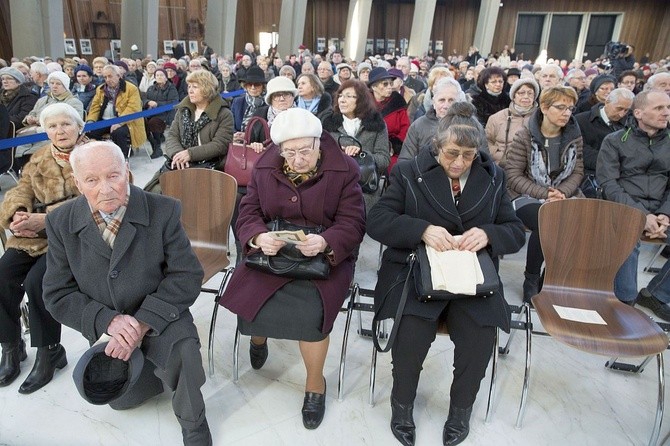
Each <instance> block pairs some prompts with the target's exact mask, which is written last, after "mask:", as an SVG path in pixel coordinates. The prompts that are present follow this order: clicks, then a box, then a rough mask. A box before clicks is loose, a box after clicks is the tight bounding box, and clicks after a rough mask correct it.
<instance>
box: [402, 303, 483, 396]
mask: <svg viewBox="0 0 670 446" xmlns="http://www.w3.org/2000/svg"><path fill="white" fill-rule="evenodd" d="M445 311H446V315H445V314H442V316H441V317H445V316H446V321H447V327H448V330H449V336H450V337H451V340H452V341H453V343H454V346H455V350H454V380H453V382H452V383H451V392H450V397H451V404H453V405H454V406H456V407H458V408H461V409H466V408H468V407H471V406H472V405H473V404H474V402H475V398H476V397H477V392H478V391H479V385H480V383H481V381H482V379H483V378H484V375H485V374H486V367H487V366H488V363H489V359H490V358H491V353H492V352H493V344H494V342H495V333H496V331H495V327H480V326H478V325H477V324H476V323H475V322H474V321H473V320H472V319H470V317H469V316H468V315H467V314H465V312H463V311H462V310H461V309H460V308H459V307H458V306H455V305H449V306H448V307H447V309H446V310H445ZM437 324H438V322H437V321H431V320H428V319H423V318H419V317H416V316H408V315H405V316H403V317H402V321H401V322H400V328H399V330H398V335H397V338H396V340H395V342H394V344H393V348H392V349H391V357H392V358H393V390H392V395H393V397H394V398H395V399H396V401H398V402H399V403H401V404H413V403H414V398H415V397H416V389H417V386H418V384H419V375H420V374H421V370H422V367H423V361H424V360H425V359H426V355H427V354H428V349H429V348H430V345H431V344H432V342H433V341H434V340H435V335H436V333H437Z"/></svg>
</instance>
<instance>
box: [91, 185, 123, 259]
mask: <svg viewBox="0 0 670 446" xmlns="http://www.w3.org/2000/svg"><path fill="white" fill-rule="evenodd" d="M128 198H129V197H126V203H125V204H124V205H123V206H121V207H120V208H118V209H117V210H116V212H115V213H114V218H113V219H112V221H110V222H109V223H107V222H105V219H104V218H102V215H100V212H99V211H95V212H93V220H95V224H96V225H98V229H100V235H102V239H103V240H104V241H105V243H107V245H108V246H109V247H110V248H112V249H114V240H116V234H118V233H119V228H120V227H121V222H122V221H123V216H124V215H126V208H127V207H128Z"/></svg>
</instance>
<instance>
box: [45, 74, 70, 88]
mask: <svg viewBox="0 0 670 446" xmlns="http://www.w3.org/2000/svg"><path fill="white" fill-rule="evenodd" d="M51 79H56V80H57V81H60V83H61V84H63V87H65V89H66V90H69V89H70V77H69V76H68V75H67V74H65V73H63V72H62V71H54V72H53V73H51V74H50V75H49V76H48V77H47V83H49V81H50V80H51Z"/></svg>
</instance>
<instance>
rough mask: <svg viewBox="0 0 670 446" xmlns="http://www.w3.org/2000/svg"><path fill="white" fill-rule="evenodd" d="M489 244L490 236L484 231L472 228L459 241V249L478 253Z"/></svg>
mask: <svg viewBox="0 0 670 446" xmlns="http://www.w3.org/2000/svg"><path fill="white" fill-rule="evenodd" d="M488 244H489V236H488V235H486V232H484V231H483V230H482V229H479V228H470V229H468V230H467V231H465V232H464V233H463V236H462V237H461V239H460V240H459V243H458V249H459V250H461V251H472V252H477V251H479V250H480V249H484V248H486V245H488Z"/></svg>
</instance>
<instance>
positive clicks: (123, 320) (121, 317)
mask: <svg viewBox="0 0 670 446" xmlns="http://www.w3.org/2000/svg"><path fill="white" fill-rule="evenodd" d="M147 331H148V325H146V324H144V323H142V322H140V321H138V320H137V319H135V318H134V317H132V316H130V315H127V314H117V315H116V316H114V319H112V322H110V323H109V326H108V327H107V334H109V335H110V336H111V337H112V338H114V339H115V340H116V342H117V343H118V344H119V346H120V348H122V349H124V350H130V352H132V351H133V349H134V348H135V347H137V346H138V345H139V344H140V342H142V338H143V337H144V335H145V334H146V332H147ZM106 351H107V350H105V352H106ZM110 356H111V355H110Z"/></svg>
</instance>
